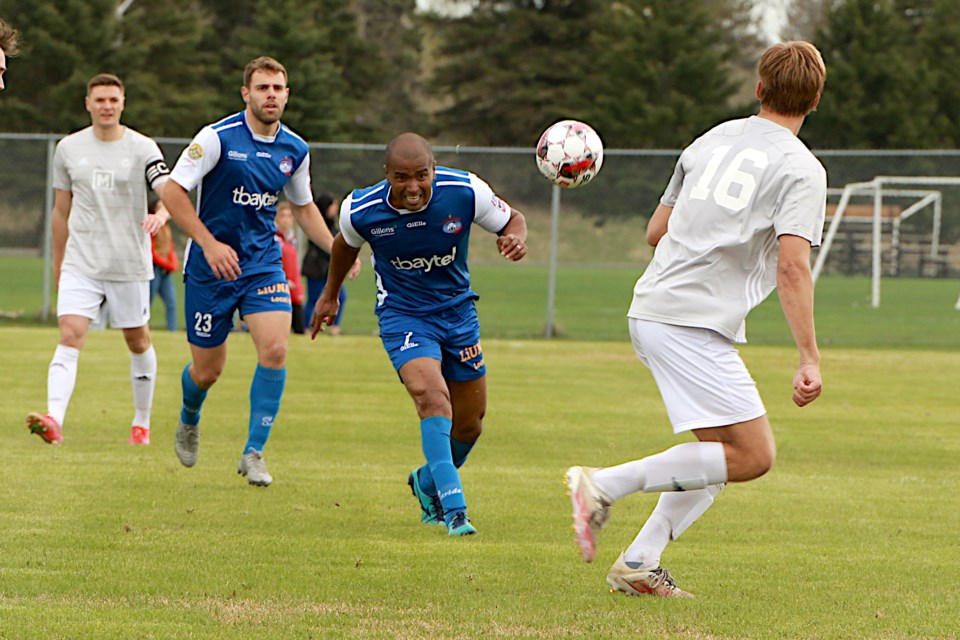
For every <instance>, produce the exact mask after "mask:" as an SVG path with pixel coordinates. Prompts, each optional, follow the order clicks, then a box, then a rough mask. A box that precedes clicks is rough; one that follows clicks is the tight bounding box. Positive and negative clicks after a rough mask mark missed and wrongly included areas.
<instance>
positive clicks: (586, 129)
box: [537, 120, 603, 189]
mask: <svg viewBox="0 0 960 640" xmlns="http://www.w3.org/2000/svg"><path fill="white" fill-rule="evenodd" d="M601 166H603V141H601V140H600V136H599V135H597V132H596V131H594V130H593V128H592V127H590V125H588V124H586V123H584V122H579V121H577V120H561V121H560V122H557V123H555V124H552V125H550V126H549V127H548V128H547V130H546V131H544V132H543V135H542V136H540V141H539V142H538V143H537V168H538V169H540V173H542V174H543V175H544V177H545V178H546V179H547V180H549V181H550V182H552V183H553V184H555V185H557V186H559V187H563V188H565V189H573V188H575V187H579V186H582V185H585V184H586V183H588V182H590V181H591V180H593V177H594V176H595V175H597V172H598V171H600V167H601Z"/></svg>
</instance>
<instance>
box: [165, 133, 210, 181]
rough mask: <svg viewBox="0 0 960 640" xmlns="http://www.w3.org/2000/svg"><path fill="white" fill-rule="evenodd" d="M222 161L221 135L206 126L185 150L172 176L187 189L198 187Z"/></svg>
mask: <svg viewBox="0 0 960 640" xmlns="http://www.w3.org/2000/svg"><path fill="white" fill-rule="evenodd" d="M219 161H220V136H218V135H217V132H216V131H214V130H213V129H212V128H210V127H204V128H203V129H201V130H200V132H199V133H198V134H197V135H196V136H195V137H194V138H193V140H192V141H191V142H190V146H188V147H187V148H186V149H184V150H183V153H181V154H180V159H179V160H177V164H176V166H175V167H174V168H173V173H171V174H170V178H171V179H172V180H173V181H174V182H176V183H177V184H179V185H180V186H181V187H183V188H184V189H186V190H187V191H192V190H193V189H195V188H196V186H197V185H198V184H200V181H201V180H203V177H204V176H205V175H207V174H208V173H210V171H211V170H212V169H213V168H214V167H215V166H217V162H219Z"/></svg>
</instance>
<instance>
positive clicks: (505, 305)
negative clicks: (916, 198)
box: [0, 245, 960, 350]
mask: <svg viewBox="0 0 960 640" xmlns="http://www.w3.org/2000/svg"><path fill="white" fill-rule="evenodd" d="M483 246H486V245H483ZM487 248H488V247H487ZM42 269H43V263H42V260H41V259H39V258H23V257H10V256H0V271H2V272H3V273H4V274H7V273H9V274H11V275H10V277H9V278H5V280H4V284H3V287H2V289H0V311H11V310H24V314H23V316H22V317H21V318H19V319H14V320H11V319H4V318H2V317H0V327H2V326H22V325H24V324H36V323H37V318H38V316H39V313H40V309H41V306H42V296H41V292H42V290H43V271H42ZM471 271H472V275H473V286H474V290H476V291H477V292H478V293H479V294H480V297H481V299H480V301H479V303H478V310H479V314H480V321H481V324H482V327H483V335H484V337H486V338H487V339H490V338H524V339H526V338H535V337H539V336H543V334H544V327H545V325H546V318H547V279H548V271H547V268H546V267H544V266H542V265H538V264H536V263H532V264H526V263H518V264H508V263H506V262H505V261H502V260H500V261H493V262H487V261H481V262H479V263H478V264H474V265H473V266H472V268H471ZM641 271H642V269H641V268H640V267H637V268H628V267H620V268H615V267H605V268H598V267H582V266H581V267H563V268H561V269H560V270H559V273H558V275H557V291H556V309H555V314H554V323H555V335H556V336H558V337H559V338H561V339H567V340H593V341H607V340H615V341H626V340H627V339H628V337H627V323H626V320H625V315H626V312H627V308H628V307H629V306H630V299H631V295H632V291H633V285H634V283H635V282H636V279H637V277H638V276H639V274H640V273H641ZM347 292H348V295H349V298H348V300H347V306H346V310H345V312H344V319H343V325H344V331H345V332H346V333H348V334H352V335H371V334H372V333H373V332H374V331H375V330H376V326H377V321H376V317H375V316H374V313H373V305H374V303H375V293H376V289H375V287H374V285H373V270H372V269H371V268H370V266H369V263H368V262H365V263H364V269H363V272H362V273H361V275H360V277H359V278H358V279H357V280H356V281H354V282H348V283H347ZM881 292H882V300H881V306H880V308H879V309H873V308H871V307H870V280H869V278H863V277H860V278H844V277H824V278H822V279H821V280H820V281H819V282H818V283H817V329H818V334H819V336H820V343H821V345H822V346H824V347H830V346H836V347H872V346H884V347H896V348H905V347H909V348H917V349H924V348H925V349H948V350H960V313H958V312H957V311H956V310H955V309H954V304H955V303H956V300H957V296H958V295H960V280H956V279H916V278H886V279H884V280H883V282H882V287H881ZM181 301H182V296H181ZM162 304H163V303H162V301H161V300H160V299H159V298H157V299H156V300H155V301H154V307H153V320H152V323H153V326H154V328H155V329H160V328H161V327H162V325H163V308H162V306H161V305H162ZM52 316H54V318H53V319H51V320H50V321H49V323H50V324H54V323H55V316H56V309H55V308H54V309H53V312H52ZM181 323H182V320H181ZM747 337H748V339H749V340H750V342H751V343H753V344H758V345H789V344H791V338H790V332H789V329H788V328H787V326H786V323H785V322H784V319H783V313H782V312H781V310H780V305H779V302H778V301H777V298H776V295H773V296H771V297H770V298H769V299H768V300H767V301H765V302H764V303H763V304H762V305H760V306H759V307H758V308H757V309H755V310H754V311H753V313H752V314H751V316H750V319H749V320H748V321H747Z"/></svg>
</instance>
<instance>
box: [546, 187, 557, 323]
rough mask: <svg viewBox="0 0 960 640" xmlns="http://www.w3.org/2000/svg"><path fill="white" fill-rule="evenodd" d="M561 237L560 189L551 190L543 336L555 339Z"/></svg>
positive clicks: (553, 188)
mask: <svg viewBox="0 0 960 640" xmlns="http://www.w3.org/2000/svg"><path fill="white" fill-rule="evenodd" d="M559 235H560V187H558V186H557V185H553V187H552V188H551V189H550V272H549V276H548V279H547V325H546V327H545V328H544V332H543V335H544V336H546V337H547V338H552V337H553V308H554V302H555V301H556V289H557V239H558V237H559Z"/></svg>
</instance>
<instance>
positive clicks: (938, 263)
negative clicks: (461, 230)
mask: <svg viewBox="0 0 960 640" xmlns="http://www.w3.org/2000/svg"><path fill="white" fill-rule="evenodd" d="M60 137H61V136H59V135H23V134H0V194H2V195H0V260H5V259H7V258H8V257H9V256H11V255H14V256H16V255H19V256H32V257H34V258H37V259H39V260H40V262H41V264H42V262H43V259H44V257H45V256H47V255H49V233H48V221H47V216H46V215H45V212H47V211H49V209H50V206H51V203H52V190H51V186H50V175H51V170H50V164H51V162H52V158H53V149H54V147H55V146H56V142H57V140H59V138H60ZM158 142H159V143H160V146H161V149H162V150H163V153H164V155H165V157H166V158H167V160H168V162H169V163H170V164H171V165H172V164H173V163H174V162H175V161H176V159H177V158H178V157H179V154H180V152H181V150H182V149H183V148H184V147H185V146H186V145H187V144H188V142H189V140H187V139H159V140H158ZM533 142H534V141H530V145H529V146H527V147H523V148H459V147H457V148H454V147H437V148H435V151H436V156H437V162H438V163H439V164H441V165H447V166H453V167H459V168H463V169H468V170H470V171H473V172H475V173H477V174H478V175H480V176H481V177H483V178H484V179H485V180H486V181H487V182H489V183H490V184H491V186H492V187H493V188H494V190H495V191H496V192H497V193H498V194H500V195H501V196H502V197H503V198H504V199H505V200H507V201H508V202H510V203H511V204H512V205H513V206H514V207H516V208H517V209H519V210H521V211H523V212H524V214H526V216H527V219H528V226H529V230H530V238H529V245H530V247H531V253H530V255H529V256H528V259H527V260H526V261H525V263H526V264H529V265H535V266H537V265H539V266H541V267H544V268H548V265H550V264H551V257H552V256H555V264H556V265H557V266H558V267H559V268H561V269H566V268H604V269H605V268H610V269H613V268H617V269H623V268H628V269H630V270H631V273H633V274H634V275H637V274H639V273H640V272H642V269H643V267H644V266H645V264H646V262H647V261H648V260H649V257H650V255H651V250H650V248H649V247H647V246H646V243H645V240H644V229H645V225H646V219H647V217H648V216H649V215H650V213H652V211H653V209H654V208H655V206H656V203H657V201H658V198H659V196H660V194H661V192H662V191H663V188H664V186H665V185H666V183H667V180H668V179H669V177H670V175H671V173H672V171H673V166H674V163H675V162H676V158H677V156H678V153H679V152H678V151H674V150H656V151H654V150H620V149H608V150H607V154H606V158H605V161H604V166H603V170H602V171H601V173H600V174H599V176H598V178H597V179H596V180H594V181H593V182H591V183H590V184H589V185H587V186H585V187H583V188H581V189H576V190H570V191H565V190H564V191H561V192H560V193H559V208H560V211H561V212H562V213H561V214H560V215H559V217H558V219H557V226H556V230H555V231H554V229H553V226H552V219H551V198H552V195H551V185H550V184H549V183H548V182H547V181H546V180H544V179H543V178H542V177H540V175H539V173H538V172H537V169H536V167H535V164H534V157H533ZM817 156H818V157H819V158H820V159H821V160H822V161H823V163H824V164H825V165H826V167H827V174H828V177H829V183H830V186H831V187H832V188H834V189H840V188H842V187H843V186H844V185H845V184H847V183H851V182H862V181H869V180H872V179H873V178H874V177H876V176H878V175H883V176H941V177H949V176H960V151H953V150H943V151H919V150H918V151H910V150H907V151H883V152H880V151H819V152H817ZM312 171H313V185H314V191H315V193H320V192H321V191H329V192H331V193H332V194H334V195H336V196H340V195H342V194H344V193H346V192H348V191H349V190H351V189H353V188H356V187H359V186H366V185H368V184H372V183H374V182H376V181H378V180H379V179H380V178H381V177H382V176H383V147H382V146H377V145H344V144H313V145H312ZM935 189H936V190H937V191H939V192H940V193H941V195H942V198H941V202H942V225H941V229H940V238H939V244H940V247H941V248H940V252H939V255H938V256H936V257H935V258H934V257H931V256H930V254H929V252H928V249H929V245H930V241H931V233H932V231H933V211H932V208H928V210H921V211H919V212H917V213H916V214H915V215H912V216H911V217H910V218H909V219H907V220H904V221H903V222H902V224H901V225H900V227H899V229H898V230H897V231H898V233H899V248H898V251H897V252H896V264H895V269H894V268H892V267H893V266H894V265H893V263H892V258H891V256H890V255H889V253H890V252H887V253H886V254H885V256H884V260H887V261H891V263H890V265H889V266H888V267H887V272H886V273H885V276H886V275H888V274H891V275H893V272H894V271H895V275H899V276H918V275H922V276H942V277H955V276H958V275H960V243H958V240H960V186H937V187H935ZM832 200H833V201H834V202H835V201H836V196H833V197H832ZM915 200H916V198H910V197H903V198H896V197H891V198H885V200H884V203H885V204H887V205H891V206H894V207H899V208H901V209H906V208H908V207H910V205H911V204H913V203H914V202H915ZM858 203H859V204H861V205H864V206H866V205H869V206H872V203H873V201H872V198H869V197H860V198H859V199H857V198H854V199H853V200H851V204H858ZM885 233H886V234H888V235H889V234H891V233H892V228H888V229H886V230H885ZM869 234H870V228H869V225H863V224H857V223H856V222H855V221H854V218H853V217H851V218H850V222H844V224H843V225H842V228H841V231H840V232H839V233H838V234H837V237H836V239H835V241H834V246H833V248H832V250H831V253H830V257H829V260H828V261H827V262H826V264H825V267H824V269H825V273H828V274H829V273H842V274H857V275H866V274H868V273H869V272H870V242H869ZM484 236H486V234H482V233H478V234H474V242H473V245H472V246H471V249H470V251H471V262H472V264H475V265H476V264H480V265H483V264H500V263H501V262H502V261H501V260H499V259H498V256H497V254H496V250H495V245H494V243H492V242H490V241H489V240H488V239H487V238H485V237H484ZM184 241H185V238H183V237H182V236H177V243H178V245H180V246H181V247H182V245H183V243H184ZM885 241H886V240H885ZM5 256H6V257H5ZM0 264H9V263H7V262H3V261H0ZM504 266H506V265H504ZM13 275H14V274H13V273H12V272H11V274H9V276H8V274H4V283H3V284H2V285H0V287H2V288H3V298H7V297H8V296H7V294H8V292H9V290H10V287H11V286H12V285H11V284H10V276H13ZM551 282H552V281H551ZM544 286H552V285H548V284H546V283H545V284H544ZM51 288H52V285H51V284H50V282H49V279H48V280H46V281H44V282H42V283H40V284H37V285H36V292H35V295H36V304H37V306H40V305H43V304H44V303H43V302H42V300H44V299H46V300H49V298H50V296H49V294H47V295H46V296H45V293H44V292H45V290H46V291H47V292H49V291H50V289H51ZM10 306H11V304H8V301H6V300H3V299H2V298H0V309H8V308H9V307H10ZM13 306H16V305H15V304H13ZM21 306H22V305H21ZM28 306H30V307H33V306H34V305H33V304H31V305H28Z"/></svg>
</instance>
